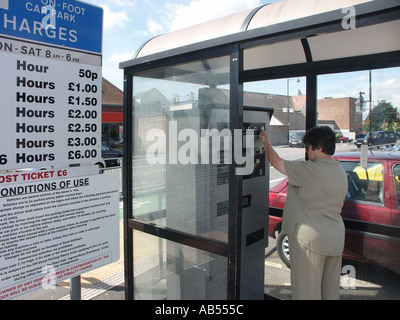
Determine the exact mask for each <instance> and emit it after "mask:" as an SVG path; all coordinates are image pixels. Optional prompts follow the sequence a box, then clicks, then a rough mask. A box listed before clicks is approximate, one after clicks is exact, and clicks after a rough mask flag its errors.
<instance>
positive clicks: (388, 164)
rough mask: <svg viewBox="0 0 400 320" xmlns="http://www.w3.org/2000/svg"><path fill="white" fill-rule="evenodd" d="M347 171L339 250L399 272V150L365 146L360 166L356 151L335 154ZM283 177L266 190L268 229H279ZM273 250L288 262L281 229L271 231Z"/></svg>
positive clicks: (285, 187)
mask: <svg viewBox="0 0 400 320" xmlns="http://www.w3.org/2000/svg"><path fill="white" fill-rule="evenodd" d="M334 157H335V158H337V159H338V160H340V162H341V165H342V166H343V167H344V168H345V170H346V172H347V174H348V183H349V187H348V193H347V196H346V201H345V203H344V206H343V209H342V217H343V219H344V222H345V225H346V240H345V249H344V253H343V256H344V257H346V258H350V259H353V260H359V261H363V262H369V263H375V264H378V265H380V266H383V267H385V268H388V269H390V270H392V271H394V272H396V273H397V274H400V238H399V237H398V234H399V226H400V209H399V208H400V153H399V152H382V151H380V152H375V151H373V152H369V154H368V166H367V168H362V167H361V166H360V165H359V164H360V153H359V152H348V153H341V154H335V156H334ZM287 185H288V180H287V178H285V179H284V180H282V181H281V182H280V183H279V184H278V185H276V186H274V187H272V188H271V190H270V196H269V201H270V215H269V235H270V236H271V237H274V238H275V237H276V234H277V232H279V231H280V225H281V220H282V217H281V215H282V209H283V207H284V203H285V200H286V191H287ZM277 250H278V253H279V255H280V257H281V259H282V261H283V262H285V263H286V264H287V265H289V264H290V260H289V258H290V251H289V247H288V244H287V237H286V235H281V234H279V235H278V237H277Z"/></svg>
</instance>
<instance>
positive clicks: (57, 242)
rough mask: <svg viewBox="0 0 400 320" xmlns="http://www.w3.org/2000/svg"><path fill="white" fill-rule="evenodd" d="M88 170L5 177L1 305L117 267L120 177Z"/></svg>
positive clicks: (0, 194) (0, 220)
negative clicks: (97, 270)
mask: <svg viewBox="0 0 400 320" xmlns="http://www.w3.org/2000/svg"><path fill="white" fill-rule="evenodd" d="M77 170H78V171H77ZM79 170H80V172H79ZM84 170H87V168H84V167H78V168H67V169H61V170H60V169H57V170H53V171H45V172H43V174H40V171H38V172H22V173H17V174H16V175H15V176H13V174H6V175H2V176H1V177H0V181H4V183H1V184H0V300H2V299H10V298H14V297H17V296H18V295H21V294H24V293H27V292H29V291H31V290H34V289H39V288H42V287H43V288H45V287H47V286H49V285H52V284H55V283H56V282H59V281H62V280H64V279H68V278H71V277H73V276H76V275H79V274H81V273H84V272H87V271H89V270H92V269H95V268H97V267H100V266H103V265H105V264H108V263H111V262H115V261H118V259H119V250H120V249H119V248H120V245H119V223H118V222H119V220H120V217H119V207H118V200H119V191H118V189H119V176H118V174H102V175H99V174H97V175H91V176H82V173H83V171H84ZM74 171H75V172H74ZM38 175H40V176H38ZM58 175H60V176H62V178H59V179H52V176H53V177H54V176H58ZM7 180H10V181H11V182H10V183H7V182H6V181H7ZM14 180H19V181H20V180H23V183H19V184H14V183H12V181H14ZM116 204H117V205H116Z"/></svg>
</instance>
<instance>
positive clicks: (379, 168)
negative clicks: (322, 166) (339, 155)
mask: <svg viewBox="0 0 400 320" xmlns="http://www.w3.org/2000/svg"><path fill="white" fill-rule="evenodd" d="M340 164H341V166H342V167H343V168H344V169H345V170H346V173H347V181H348V189H347V194H346V200H347V201H367V202H372V203H374V204H383V190H384V189H383V177H384V168H383V164H382V163H381V162H368V165H367V168H363V167H361V165H360V163H359V162H355V161H341V162H340ZM399 174H400V168H399ZM399 191H400V189H399Z"/></svg>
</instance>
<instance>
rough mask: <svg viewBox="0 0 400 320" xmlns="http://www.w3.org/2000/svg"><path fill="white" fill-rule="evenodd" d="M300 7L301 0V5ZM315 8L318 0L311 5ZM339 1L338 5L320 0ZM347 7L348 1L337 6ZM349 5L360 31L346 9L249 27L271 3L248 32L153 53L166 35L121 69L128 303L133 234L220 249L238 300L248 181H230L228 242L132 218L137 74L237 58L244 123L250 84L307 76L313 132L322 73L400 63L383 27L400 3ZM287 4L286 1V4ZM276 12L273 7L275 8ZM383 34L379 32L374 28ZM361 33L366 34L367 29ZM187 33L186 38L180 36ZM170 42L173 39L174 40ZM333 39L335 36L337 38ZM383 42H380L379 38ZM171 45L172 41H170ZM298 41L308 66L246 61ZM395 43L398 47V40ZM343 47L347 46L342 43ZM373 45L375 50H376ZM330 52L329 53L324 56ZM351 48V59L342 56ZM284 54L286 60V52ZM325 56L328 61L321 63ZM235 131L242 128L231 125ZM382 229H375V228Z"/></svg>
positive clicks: (243, 28) (236, 110)
mask: <svg viewBox="0 0 400 320" xmlns="http://www.w3.org/2000/svg"><path fill="white" fill-rule="evenodd" d="M290 2H291V0H285V1H282V3H285V4H287V5H288V4H290ZM297 2H300V1H297ZM305 2H308V3H309V4H310V5H312V2H313V1H312V0H306V1H305ZM318 2H319V3H321V2H324V3H325V2H326V3H328V2H331V0H324V1H318ZM336 2H340V1H336ZM346 3H348V5H351V3H354V5H353V8H354V9H355V12H356V16H355V22H356V29H354V30H347V29H343V24H342V22H343V18H344V16H345V14H343V11H342V10H339V9H336V10H331V11H327V12H321V13H319V14H316V15H311V16H305V17H301V18H296V19H294V20H289V21H282V22H278V23H275V24H272V25H267V23H268V21H266V25H265V26H263V27H257V28H255V29H251V30H248V26H249V25H250V24H251V21H252V20H253V19H254V17H255V16H256V15H257V14H259V13H261V11H262V10H267V9H268V7H269V6H272V4H271V5H267V6H263V7H260V8H256V9H254V10H251V11H249V12H248V14H247V15H245V19H244V20H242V21H240V22H239V23H238V25H239V26H240V28H239V29H240V30H238V31H237V32H235V33H232V34H228V35H224V36H220V37H217V38H212V39H208V40H204V41H200V42H196V43H189V44H187V45H183V46H179V47H174V44H169V46H172V48H167V47H166V49H165V50H164V49H162V50H161V51H159V52H153V53H152V52H151V51H147V53H146V54H145V55H143V54H144V52H145V51H146V50H145V49H146V46H149V45H151V43H152V41H153V40H154V41H161V42H159V43H162V37H163V36H160V37H158V38H154V39H152V40H150V41H149V42H147V43H145V44H144V45H143V46H142V47H141V48H140V49H139V50H138V52H137V54H136V55H135V57H134V59H132V60H130V61H126V62H123V63H121V64H120V68H123V69H124V150H125V152H124V162H123V191H124V242H125V253H124V258H125V288H126V289H125V290H126V299H128V300H130V299H134V292H133V281H134V277H133V268H134V262H133V246H132V241H133V236H132V232H133V230H139V231H142V232H145V233H148V234H151V235H154V236H156V237H160V238H163V239H167V240H172V241H174V242H178V243H181V244H184V245H187V246H190V247H193V248H197V249H202V250H205V251H208V252H212V253H215V254H218V255H221V256H224V257H227V259H228V266H227V268H228V279H227V298H228V299H238V298H239V294H240V267H241V266H240V255H241V248H240V241H241V239H240V237H241V220H242V215H241V214H242V213H241V203H239V202H240V201H239V199H241V198H242V195H241V194H240V193H241V186H242V177H240V176H235V174H234V169H235V168H234V166H232V168H230V170H229V175H230V184H229V209H230V211H229V212H230V214H229V225H228V228H229V230H228V231H229V233H228V243H227V244H225V243H221V242H218V241H214V240H210V239H204V238H201V237H198V236H194V235H191V234H186V233H183V232H179V231H176V230H171V229H169V228H165V227H161V226H157V225H153V224H148V223H145V222H142V221H138V220H135V219H133V217H132V211H133V206H132V200H133V197H132V192H131V190H132V187H133V181H132V177H133V170H132V155H133V143H134V141H133V139H132V130H133V126H134V123H133V121H132V113H133V94H132V92H133V91H132V86H133V80H132V79H133V76H134V75H135V74H137V73H140V72H143V71H148V70H152V69H154V70H156V69H158V68H161V67H166V66H173V65H178V64H182V63H186V62H190V61H197V60H199V59H206V58H213V57H219V56H224V55H229V56H230V72H231V73H230V74H231V76H230V101H231V104H230V119H239V123H243V84H244V83H246V82H250V81H259V80H269V79H277V78H288V77H300V76H302V77H303V76H304V77H305V78H306V82H307V85H306V91H307V102H306V130H308V129H310V128H312V127H313V126H315V125H316V123H317V109H316V108H317V76H318V75H321V74H329V73H338V72H349V71H357V70H370V69H380V68H388V67H397V66H400V38H399V37H398V31H397V32H396V34H397V37H396V36H395V37H393V36H392V35H390V34H389V35H388V34H381V33H380V32H381V31H380V28H381V27H385V26H387V27H388V28H391V27H393V26H394V27H396V26H397V27H399V26H400V23H399V22H400V2H399V1H398V0H379V1H360V0H358V1H356V0H354V1H346ZM278 4H279V3H278ZM271 8H272V7H271ZM364 28H368V32H367V33H368V34H369V36H370V37H371V38H369V40H368V41H370V42H371V43H372V44H373V45H372V44H371V45H369V46H366V49H365V48H364V47H365V40H366V39H365V38H362V36H364V35H365V33H362V30H366V29H364ZM375 29H376V33H374V30H375ZM397 30H400V29H397ZM359 31H360V32H359ZM178 34H179V33H178ZM378 35H379V37H382V38H385V37H386V38H387V37H389V39H387V41H386V42H385V43H389V44H390V46H389V48H388V49H386V48H379V50H375V49H374V48H375V45H376V46H379V43H380V41H381V40H382V39H379V37H378ZM166 36H167V39H170V38H168V35H166ZM324 37H325V39H327V41H328V42H329V41H330V42H329V43H332V42H334V41H336V40H340V39H345V42H343V43H342V45H348V46H350V45H351V46H352V47H354V48H355V49H354V50H353V51H351V50H350V51H349V53H347V52H346V51H347V50H346V48H345V47H342V48H337V52H335V57H333V58H332V57H330V56H329V54H327V55H326V56H324V54H326V53H324V52H322V51H323V50H322V49H323V48H322V45H323V44H325V43H326V42H325V41H321V42H320V41H319V39H324ZM329 37H331V38H329ZM377 37H378V38H377ZM168 41H169V40H168ZM292 42H298V43H300V44H301V48H302V54H303V57H302V59H303V60H304V61H303V62H293V61H297V60H296V59H297V58H295V59H292V57H291V56H290V55H291V53H290V52H288V53H287V56H288V59H287V62H285V57H283V58H282V59H283V63H280V64H279V63H277V64H276V65H268V63H267V64H266V65H265V66H264V65H262V64H260V67H246V63H247V62H246V57H247V55H248V54H250V53H252V52H253V50H255V51H257V49H258V48H259V49H261V50H263V49H266V51H260V53H257V52H254V53H255V57H258V58H260V57H262V56H263V55H265V54H266V53H268V52H271V51H270V50H269V49H274V46H276V48H277V50H278V51H279V48H280V47H279V46H280V45H282V44H283V45H285V43H292ZM392 42H394V43H392ZM337 45H339V43H338V44H337ZM370 48H372V50H371V51H369V50H370ZM319 50H322V51H321V52H318V51H319ZM341 51H343V54H342V53H341ZM282 55H285V53H284V52H282ZM317 56H319V57H320V58H316V57H317ZM230 125H231V127H230V129H232V130H233V129H235V128H234V127H233V126H234V124H233V123H232V121H231V124H230ZM365 227H366V226H365V225H357V224H354V223H353V224H352V225H351V228H355V229H365ZM372 229H374V227H372ZM389 229H390V230H386V229H385V230H383V231H382V230H377V228H375V229H374V230H375V231H374V232H378V233H379V232H384V233H385V234H389V235H391V236H395V237H400V230H399V228H394V227H393V228H389Z"/></svg>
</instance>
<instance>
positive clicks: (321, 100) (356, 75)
mask: <svg viewBox="0 0 400 320" xmlns="http://www.w3.org/2000/svg"><path fill="white" fill-rule="evenodd" d="M399 81H400V68H388V69H379V70H371V71H368V70H366V71H357V72H347V73H337V74H329V75H322V76H318V124H323V125H329V126H331V127H332V128H333V129H334V130H335V131H336V132H337V134H338V136H340V137H348V138H349V139H351V140H353V142H356V139H359V140H358V141H357V142H358V144H357V146H358V147H360V145H361V144H368V145H369V146H372V145H383V146H385V147H386V145H390V144H394V143H396V137H395V136H394V132H396V131H397V130H398V128H399V121H398V118H397V106H399V105H400V99H399V95H398V93H397V92H398V83H399ZM370 119H371V121H370ZM381 130H384V131H388V132H390V133H389V136H388V137H386V138H385V137H384V135H379V136H378V137H377V135H378V133H377V131H381ZM371 132H372V135H371ZM367 134H368V135H367ZM370 136H372V139H371V138H370ZM393 138H394V139H393Z"/></svg>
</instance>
